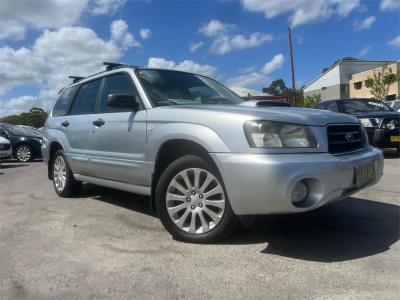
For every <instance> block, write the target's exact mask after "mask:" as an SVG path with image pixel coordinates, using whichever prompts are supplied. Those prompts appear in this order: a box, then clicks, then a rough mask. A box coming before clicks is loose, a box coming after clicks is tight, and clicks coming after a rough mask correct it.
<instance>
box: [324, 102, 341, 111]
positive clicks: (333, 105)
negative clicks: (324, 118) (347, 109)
mask: <svg viewBox="0 0 400 300" xmlns="http://www.w3.org/2000/svg"><path fill="white" fill-rule="evenodd" d="M325 109H326V110H330V111H336V112H337V111H339V109H338V106H337V103H336V102H329V103H327V104H326V106H325Z"/></svg>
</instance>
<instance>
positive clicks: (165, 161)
mask: <svg viewBox="0 0 400 300" xmlns="http://www.w3.org/2000/svg"><path fill="white" fill-rule="evenodd" d="M187 154H193V155H196V156H199V157H201V158H203V159H204V160H206V161H207V162H209V163H211V164H212V165H213V166H214V167H215V168H216V170H218V166H217V164H216V163H215V162H214V160H213V158H212V157H211V155H210V154H209V152H208V150H207V149H206V148H205V147H204V146H203V145H200V144H199V143H197V142H195V141H192V140H188V139H182V138H177V139H171V140H168V141H165V142H164V143H163V144H162V145H161V146H160V147H159V149H158V152H157V154H156V158H155V164H154V172H153V174H152V182H151V208H152V209H155V191H156V187H157V184H158V181H159V179H160V176H161V174H162V173H163V171H164V170H165V169H166V168H167V167H168V166H169V165H170V164H171V163H172V162H173V161H175V160H176V159H178V158H179V157H182V156H184V155H187ZM218 171H219V170H218Z"/></svg>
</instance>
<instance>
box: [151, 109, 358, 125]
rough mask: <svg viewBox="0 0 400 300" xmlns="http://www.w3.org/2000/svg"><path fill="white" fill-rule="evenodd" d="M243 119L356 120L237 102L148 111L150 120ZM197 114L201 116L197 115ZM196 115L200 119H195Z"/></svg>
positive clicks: (324, 122)
mask: <svg viewBox="0 0 400 300" xmlns="http://www.w3.org/2000/svg"><path fill="white" fill-rule="evenodd" d="M223 115H224V116H231V117H235V116H236V117H237V118H238V120H244V119H249V120H251V119H264V120H269V121H278V122H288V123H296V124H304V125H311V126H325V125H327V124H332V123H358V122H359V121H358V119H357V118H355V117H353V116H350V115H346V114H340V113H334V112H330V111H326V110H318V109H311V108H295V107H245V106H241V105H175V106H163V107H158V108H154V109H152V110H151V113H150V114H149V118H150V119H149V120H151V121H163V120H165V121H180V122H182V121H185V119H187V120H188V121H192V122H196V123H198V122H199V121H198V120H199V119H200V120H204V121H201V123H207V119H209V118H221V117H222V116H223ZM200 116H201V117H200ZM199 117H200V118H199Z"/></svg>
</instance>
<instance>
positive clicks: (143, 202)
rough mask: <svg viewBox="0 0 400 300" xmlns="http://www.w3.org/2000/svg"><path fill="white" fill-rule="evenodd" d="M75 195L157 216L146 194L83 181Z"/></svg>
mask: <svg viewBox="0 0 400 300" xmlns="http://www.w3.org/2000/svg"><path fill="white" fill-rule="evenodd" d="M77 197H79V198H81V197H87V198H90V199H93V200H98V201H103V202H107V203H109V204H112V205H116V206H120V207H123V208H126V209H129V210H133V211H136V212H139V213H142V214H146V215H148V216H151V217H154V218H157V213H156V212H155V211H153V210H151V208H150V198H149V197H148V196H143V195H138V194H133V193H129V192H124V191H120V190H114V189H110V188H106V187H102V186H98V185H94V184H90V183H84V184H83V185H82V190H81V192H80V193H79V195H78V196H77Z"/></svg>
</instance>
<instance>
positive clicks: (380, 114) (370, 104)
mask: <svg viewBox="0 0 400 300" xmlns="http://www.w3.org/2000/svg"><path fill="white" fill-rule="evenodd" d="M315 108H317V109H324V110H330V111H334V112H341V113H345V114H350V115H353V116H355V117H357V118H359V119H360V121H361V123H362V124H363V125H364V127H365V130H366V132H367V134H368V139H369V142H370V144H372V145H374V146H376V147H380V148H397V151H398V153H399V154H400V113H399V112H396V111H394V110H393V109H392V108H390V107H389V106H387V105H386V104H385V103H383V102H382V101H380V100H377V99H340V100H328V101H323V102H321V103H319V104H318V105H317V106H315Z"/></svg>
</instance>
